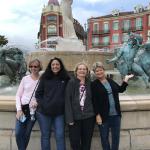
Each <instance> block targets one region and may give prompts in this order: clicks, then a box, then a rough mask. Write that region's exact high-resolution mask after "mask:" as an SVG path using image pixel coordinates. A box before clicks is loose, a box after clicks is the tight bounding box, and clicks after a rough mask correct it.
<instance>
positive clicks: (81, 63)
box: [74, 62, 89, 77]
mask: <svg viewBox="0 0 150 150" xmlns="http://www.w3.org/2000/svg"><path fill="white" fill-rule="evenodd" d="M80 65H84V66H85V67H86V70H87V76H88V73H89V69H88V65H87V64H86V63H84V62H79V63H77V64H76V66H75V69H74V75H75V76H76V77H77V70H78V67H79V66H80Z"/></svg>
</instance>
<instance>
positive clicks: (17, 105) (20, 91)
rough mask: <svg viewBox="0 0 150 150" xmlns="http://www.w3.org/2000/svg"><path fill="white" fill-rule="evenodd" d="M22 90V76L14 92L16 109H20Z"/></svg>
mask: <svg viewBox="0 0 150 150" xmlns="http://www.w3.org/2000/svg"><path fill="white" fill-rule="evenodd" d="M23 90H24V78H23V79H22V80H21V82H20V85H19V87H18V90H17V93H16V109H17V111H19V110H22V109H21V98H22V95H23Z"/></svg>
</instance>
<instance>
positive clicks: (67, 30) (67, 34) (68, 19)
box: [61, 0, 77, 39]
mask: <svg viewBox="0 0 150 150" xmlns="http://www.w3.org/2000/svg"><path fill="white" fill-rule="evenodd" d="M72 3H73V0H62V1H61V9H62V16H63V37H64V38H75V39H77V36H76V33H75V29H74V25H73V20H74V19H73V17H72V8H71V5H72Z"/></svg>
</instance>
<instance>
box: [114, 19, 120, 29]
mask: <svg viewBox="0 0 150 150" xmlns="http://www.w3.org/2000/svg"><path fill="white" fill-rule="evenodd" d="M113 29H114V30H118V29H119V22H118V21H114V22H113Z"/></svg>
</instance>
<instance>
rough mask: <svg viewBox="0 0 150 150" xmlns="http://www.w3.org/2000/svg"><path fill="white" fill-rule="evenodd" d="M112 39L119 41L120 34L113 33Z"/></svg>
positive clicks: (114, 41) (115, 41)
mask: <svg viewBox="0 0 150 150" xmlns="http://www.w3.org/2000/svg"><path fill="white" fill-rule="evenodd" d="M112 41H113V43H118V42H119V34H113V36H112Z"/></svg>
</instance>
